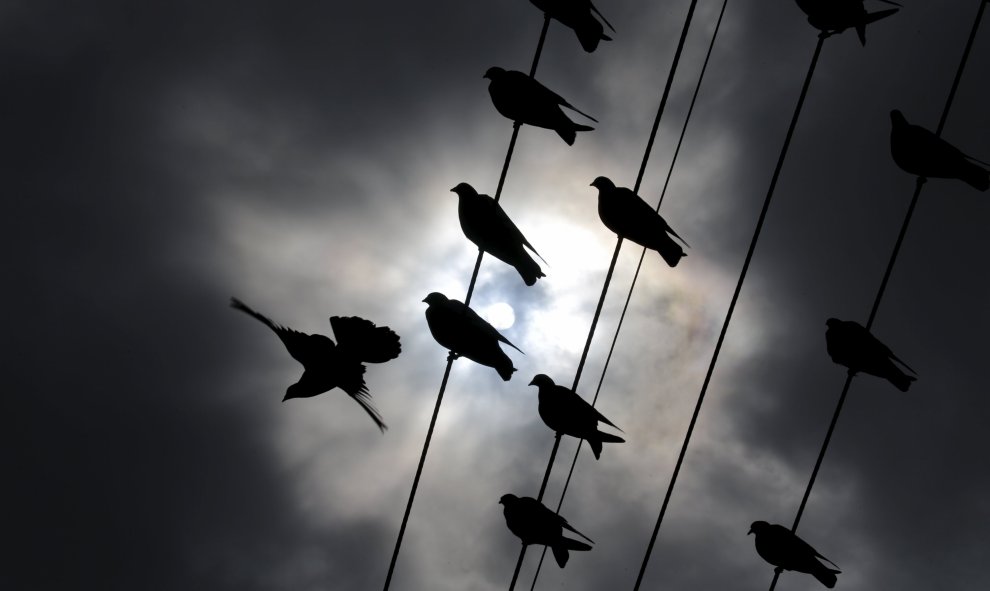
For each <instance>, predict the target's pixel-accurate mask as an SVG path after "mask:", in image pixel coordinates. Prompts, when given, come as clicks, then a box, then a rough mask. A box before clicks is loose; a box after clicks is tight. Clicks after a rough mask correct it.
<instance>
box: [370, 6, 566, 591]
mask: <svg viewBox="0 0 990 591" xmlns="http://www.w3.org/2000/svg"><path fill="white" fill-rule="evenodd" d="M549 28H550V15H549V14H548V15H545V17H544V19H543V29H542V30H541V31H540V40H539V42H537V44H536V52H535V54H534V56H533V65H532V66H531V67H530V70H529V76H530V77H531V78H532V77H534V76H535V75H536V67H537V66H538V65H539V63H540V55H541V54H542V53H543V43H544V41H546V38H547V31H548V30H549ZM520 126H521V123H520V122H519V121H516V122H514V123H513V124H512V138H511V139H510V140H509V148H508V150H507V151H506V153H505V160H504V162H503V163H502V172H501V174H500V175H499V179H498V187H497V188H496V190H495V202H496V203H498V200H499V199H501V197H502V187H503V185H504V184H505V176H506V174H508V171H509V163H510V162H511V161H512V152H513V150H515V147H516V138H518V137H519V128H520ZM484 255H485V253H484V251H483V250H481V249H480V248H479V249H478V259H477V260H476V261H475V263H474V270H473V271H472V272H471V280H470V281H469V282H468V289H467V295H466V296H465V297H464V306H465V307H466V306H468V305H470V304H471V296H472V295H473V294H474V286H475V283H477V281H478V272H479V270H480V269H481V259H482V258H483V257H484ZM454 359H455V357H454V354H453V353H451V354H450V355H448V356H447V366H446V368H445V369H444V371H443V379H442V380H441V381H440V389H439V391H438V392H437V402H436V405H435V406H434V407H433V416H432V417H430V426H429V428H428V429H427V431H426V441H425V442H424V443H423V452H422V454H420V457H419V464H418V465H417V466H416V474H415V476H413V483H412V488H411V489H410V491H409V500H408V501H406V510H405V513H403V515H402V524H401V525H400V526H399V534H398V536H397V537H396V540H395V548H394V549H393V550H392V559H391V561H390V562H389V565H388V574H387V575H386V576H385V586H384V587H383V591H388V588H389V586H390V585H391V583H392V574H393V573H394V572H395V563H396V561H397V560H398V558H399V550H400V549H401V548H402V538H403V537H404V536H405V533H406V525H408V523H409V513H410V512H411V511H412V505H413V501H414V500H415V499H416V490H417V489H418V488H419V479H420V477H421V476H422V475H423V466H424V465H425V464H426V454H427V452H428V451H429V449H430V441H431V440H432V439H433V430H434V428H435V427H436V424H437V417H438V416H439V414H440V405H441V403H442V402H443V395H444V392H446V390H447V380H448V379H449V378H450V369H451V367H452V366H453V365H454Z"/></svg>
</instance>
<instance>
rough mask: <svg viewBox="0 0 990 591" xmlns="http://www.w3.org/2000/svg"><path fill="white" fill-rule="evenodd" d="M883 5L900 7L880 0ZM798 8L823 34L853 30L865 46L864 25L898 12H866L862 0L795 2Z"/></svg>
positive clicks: (805, 0)
mask: <svg viewBox="0 0 990 591" xmlns="http://www.w3.org/2000/svg"><path fill="white" fill-rule="evenodd" d="M880 1H881V2H883V3H884V4H890V5H892V6H900V4H898V3H896V2H891V1H890V0H880ZM797 4H798V7H799V8H800V9H801V10H802V11H804V13H805V14H806V15H808V24H810V25H811V26H812V27H815V28H816V29H818V30H819V31H821V32H822V33H825V34H829V35H832V34H838V33H841V32H843V31H845V30H846V29H850V28H851V29H855V30H856V35H857V36H859V42H860V43H861V44H862V45H866V25H869V24H870V23H875V22H876V21H878V20H880V19H882V18H887V17H888V16H890V15H892V14H894V13H895V12H897V11H898V9H897V8H889V9H887V10H880V11H878V12H867V11H866V6H864V2H863V0H797Z"/></svg>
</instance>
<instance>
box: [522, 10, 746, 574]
mask: <svg viewBox="0 0 990 591" xmlns="http://www.w3.org/2000/svg"><path fill="white" fill-rule="evenodd" d="M728 4H729V0H723V2H722V9H721V11H720V12H719V13H718V19H717V20H716V21H715V29H714V30H713V31H712V40H711V42H710V43H709V44H708V53H706V54H705V60H704V62H703V63H702V65H701V72H700V73H699V74H698V83H697V84H696V85H695V87H694V94H693V95H692V96H691V104H690V105H689V106H688V110H687V115H685V117H684V125H683V126H682V127H681V135H680V137H678V138H677V146H676V147H675V148H674V155H673V156H672V157H671V159H670V167H669V168H668V169H667V178H666V179H665V180H664V183H663V189H662V190H661V191H660V200H659V202H657V207H656V211H657V213H659V212H660V206H661V205H662V204H663V199H664V197H665V196H666V195H667V187H668V186H670V177H671V176H673V173H674V166H675V165H676V164H677V156H678V155H679V154H680V153H681V145H682V144H683V143H684V136H685V134H686V133H687V128H688V124H689V123H690V122H691V114H692V113H693V112H694V106H695V103H696V102H697V100H698V93H699V92H700V91H701V83H702V82H703V81H704V79H705V72H706V71H707V70H708V62H709V60H710V58H711V57H712V50H713V49H714V48H715V39H717V38H718V31H719V29H720V28H721V26H722V16H724V15H725V7H726V6H727V5H728ZM646 250H647V249H646V248H644V249H643V251H642V252H641V253H640V255H639V263H638V264H637V265H636V272H635V273H634V274H633V279H632V284H631V285H630V286H629V293H628V294H627V295H626V302H625V304H623V306H622V313H621V314H619V323H618V325H617V326H616V327H615V335H613V337H612V344H611V345H610V346H609V349H608V355H606V357H605V365H604V366H603V367H602V373H601V376H600V377H599V378H598V386H597V388H595V396H594V398H592V400H591V406H595V404H597V403H598V396H599V394H601V391H602V384H603V383H604V382H605V374H606V372H608V366H609V363H610V362H611V361H612V354H613V353H614V352H615V344H616V342H618V340H619V331H621V330H622V324H623V322H624V321H625V319H626V312H627V311H628V310H629V301H630V300H631V299H632V294H633V290H634V289H635V288H636V280H637V279H639V271H640V269H642V267H643V259H644V258H645V257H646ZM583 445H584V440H583V439H579V440H578V445H577V449H576V450H575V451H574V459H573V460H571V468H570V470H568V471H567V479H566V480H564V488H563V490H562V491H561V493H560V501H558V502H557V508H556V509H555V512H556V513H558V514H559V513H560V508H561V507H562V506H563V504H564V497H565V496H566V495H567V489H568V488H569V487H570V484H571V476H573V474H574V467H575V465H577V459H578V455H580V453H581V448H582V447H583ZM546 556H547V547H546V546H544V547H543V552H541V553H540V562H539V564H537V565H536V574H535V575H534V576H533V584H532V585H531V586H530V588H529V590H530V591H533V590H534V589H536V581H537V579H539V577H540V570H541V569H542V568H543V560H544V559H545V558H546Z"/></svg>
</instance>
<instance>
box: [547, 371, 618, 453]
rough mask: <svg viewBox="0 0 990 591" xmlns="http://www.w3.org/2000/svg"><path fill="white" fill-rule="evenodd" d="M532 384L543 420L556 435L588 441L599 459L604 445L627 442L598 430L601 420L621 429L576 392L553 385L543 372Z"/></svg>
mask: <svg viewBox="0 0 990 591" xmlns="http://www.w3.org/2000/svg"><path fill="white" fill-rule="evenodd" d="M529 385H530V386H536V387H537V388H539V394H538V396H539V399H540V403H539V407H538V408H539V412H540V418H541V419H543V422H544V423H545V424H546V426H547V427H550V428H551V429H553V430H554V431H556V432H557V433H563V434H564V435H570V436H571V437H576V438H578V439H584V440H585V441H587V442H588V445H589V446H590V447H591V453H593V454H595V459H596V460H597V459H599V458H601V455H602V443H603V442H608V443H624V442H625V439H623V438H621V437H619V436H618V435H612V434H611V433H603V432H601V431H599V430H598V422H599V421H601V422H603V423H605V424H606V425H610V426H612V427H615V428H616V429H619V428H618V427H616V426H615V423H613V422H612V421H610V420H608V419H607V418H605V415H603V414H602V413H600V412H598V410H596V409H595V407H593V406H591V405H590V404H588V403H587V402H585V400H584V399H583V398H581V397H580V396H578V395H577V393H576V392H575V391H574V390H571V389H569V388H565V387H564V386H558V385H557V384H555V383H553V380H552V379H550V376H548V375H546V374H542V373H541V374H537V375H536V376H535V377H534V378H533V381H531V382H530V383H529ZM619 430H620V431H621V430H622V429H619Z"/></svg>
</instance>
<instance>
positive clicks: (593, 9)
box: [588, 0, 618, 33]
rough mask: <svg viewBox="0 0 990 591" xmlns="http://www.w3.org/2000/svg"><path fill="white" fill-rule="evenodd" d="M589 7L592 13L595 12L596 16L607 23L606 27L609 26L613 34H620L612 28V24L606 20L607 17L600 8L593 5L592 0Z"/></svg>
mask: <svg viewBox="0 0 990 591" xmlns="http://www.w3.org/2000/svg"><path fill="white" fill-rule="evenodd" d="M588 6H589V7H590V8H591V11H592V12H594V13H595V14H597V15H598V18H600V19H602V22H603V23H605V26H607V27H608V28H609V29H612V32H613V33H617V32H618V31H616V30H615V27H613V26H612V23H610V22H608V19H606V18H605V15H604V14H602V13H601V12H600V11H599V10H598V8H597V7H596V6H595V5H594V4H592V3H591V1H590V0H589V1H588Z"/></svg>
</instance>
